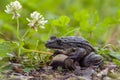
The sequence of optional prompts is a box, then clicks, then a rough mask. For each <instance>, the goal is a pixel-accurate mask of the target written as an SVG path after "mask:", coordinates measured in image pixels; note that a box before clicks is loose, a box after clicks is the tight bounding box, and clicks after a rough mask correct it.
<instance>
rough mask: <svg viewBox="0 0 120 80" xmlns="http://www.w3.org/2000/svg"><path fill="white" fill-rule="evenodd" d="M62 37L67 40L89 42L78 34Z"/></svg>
mask: <svg viewBox="0 0 120 80" xmlns="http://www.w3.org/2000/svg"><path fill="white" fill-rule="evenodd" d="M61 39H62V40H64V41H65V42H73V43H86V44H87V43H89V42H88V41H87V40H85V39H84V38H82V37H78V36H68V37H61Z"/></svg>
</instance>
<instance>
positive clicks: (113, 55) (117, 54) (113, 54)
mask: <svg viewBox="0 0 120 80" xmlns="http://www.w3.org/2000/svg"><path fill="white" fill-rule="evenodd" d="M109 55H110V56H112V57H114V58H116V59H119V60H120V54H119V53H117V52H110V53H109Z"/></svg>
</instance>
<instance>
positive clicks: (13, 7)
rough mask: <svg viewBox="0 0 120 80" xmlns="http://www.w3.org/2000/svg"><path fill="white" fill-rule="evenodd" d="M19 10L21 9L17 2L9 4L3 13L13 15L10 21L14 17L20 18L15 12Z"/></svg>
mask: <svg viewBox="0 0 120 80" xmlns="http://www.w3.org/2000/svg"><path fill="white" fill-rule="evenodd" d="M21 8H22V6H21V4H20V3H19V2H18V1H14V2H10V4H8V5H7V6H6V10H5V12H6V13H8V14H13V16H12V19H14V18H16V17H20V14H19V13H18V12H17V11H18V10H20V9H21Z"/></svg>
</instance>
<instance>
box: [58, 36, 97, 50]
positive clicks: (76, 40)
mask: <svg viewBox="0 0 120 80" xmlns="http://www.w3.org/2000/svg"><path fill="white" fill-rule="evenodd" d="M60 39H61V40H64V42H66V43H73V44H74V45H76V47H82V48H85V49H87V50H89V51H90V52H91V51H95V50H94V48H93V47H92V46H91V45H90V43H89V42H88V41H87V40H85V39H84V38H82V37H79V36H68V37H61V38H60Z"/></svg>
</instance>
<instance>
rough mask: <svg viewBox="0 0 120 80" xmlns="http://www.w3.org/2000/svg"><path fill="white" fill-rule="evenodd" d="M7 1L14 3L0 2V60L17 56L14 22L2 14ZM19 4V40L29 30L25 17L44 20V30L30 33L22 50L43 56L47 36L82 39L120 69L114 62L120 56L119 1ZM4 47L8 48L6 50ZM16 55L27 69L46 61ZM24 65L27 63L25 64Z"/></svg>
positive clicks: (66, 0)
mask: <svg viewBox="0 0 120 80" xmlns="http://www.w3.org/2000/svg"><path fill="white" fill-rule="evenodd" d="M11 1H14V0H0V43H1V44H0V56H1V57H2V55H4V58H6V57H10V56H8V55H7V54H6V53H9V55H10V54H11V55H13V56H16V54H15V53H14V52H16V53H17V50H16V48H17V47H18V46H17V44H18V42H17V38H16V21H15V20H12V19H11V15H9V14H6V13H5V12H4V10H5V6H6V5H7V4H8V3H9V2H11ZM19 2H20V3H21V4H22V6H23V7H22V10H21V12H20V13H21V17H20V35H21V36H22V35H23V34H24V32H25V31H26V30H27V29H28V28H29V27H28V25H27V24H28V22H27V21H26V17H29V15H30V13H31V12H33V11H38V12H40V13H41V14H43V15H44V17H45V19H47V20H48V23H47V24H46V25H45V27H46V28H45V29H38V32H35V31H34V30H32V29H31V30H30V32H29V34H28V35H27V36H26V37H25V40H24V42H23V44H22V46H23V47H24V48H25V49H30V50H31V49H32V50H38V51H46V52H47V49H46V48H45V46H44V44H45V42H46V41H47V40H48V39H49V37H50V36H53V35H54V36H57V37H61V36H82V37H84V38H85V39H87V40H88V41H89V42H90V43H91V44H92V45H93V46H94V47H95V48H96V49H97V50H98V53H99V54H102V55H103V56H105V57H106V56H108V55H109V56H111V57H112V58H115V60H113V61H114V62H115V63H116V64H118V65H120V63H119V61H118V60H120V58H119V59H118V57H117V56H118V55H119V56H120V50H119V48H120V36H119V35H120V4H119V3H120V0H19ZM6 42H7V43H8V44H10V45H8V44H6ZM10 42H12V43H10ZM36 44H37V47H36ZM108 44H111V45H109V46H108ZM2 45H3V46H2ZM11 45H12V46H13V47H12V46H11ZM4 46H5V47H6V46H8V47H9V46H10V47H11V48H10V49H6V48H5V47H4ZM5 50H6V51H7V52H6V51H5ZM41 53H42V52H41ZM20 55H21V56H24V57H25V59H23V60H25V61H26V62H25V61H23V62H21V63H23V64H25V65H28V66H30V65H31V64H32V65H33V66H35V65H38V63H39V62H40V61H43V62H46V59H48V57H47V55H46V56H45V54H40V53H36V52H35V53H33V52H25V51H24V50H23V51H22V52H21V54H20ZM116 55H117V56H116ZM13 56H12V57H13ZM41 56H42V58H41ZM36 57H37V58H36ZM26 59H27V60H26ZM110 60H111V59H110ZM116 60H117V61H116ZM27 61H28V62H30V63H29V64H27ZM33 63H34V64H33ZM35 63H36V64H35Z"/></svg>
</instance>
